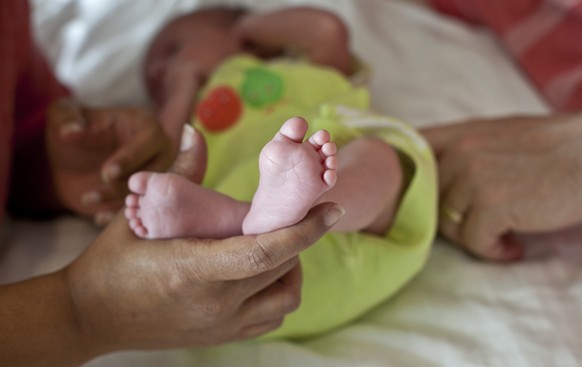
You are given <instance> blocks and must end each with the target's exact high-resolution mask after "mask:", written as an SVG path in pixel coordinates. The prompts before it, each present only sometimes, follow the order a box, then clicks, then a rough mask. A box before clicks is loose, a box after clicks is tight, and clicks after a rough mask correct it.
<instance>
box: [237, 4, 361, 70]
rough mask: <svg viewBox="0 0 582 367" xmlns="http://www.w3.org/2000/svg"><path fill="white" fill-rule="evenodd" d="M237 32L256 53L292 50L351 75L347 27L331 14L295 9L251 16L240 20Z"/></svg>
mask: <svg viewBox="0 0 582 367" xmlns="http://www.w3.org/2000/svg"><path fill="white" fill-rule="evenodd" d="M238 33H239V35H240V37H241V38H242V39H243V40H244V41H245V42H246V43H248V44H249V45H250V47H251V48H252V49H253V50H261V51H265V50H267V51H268V52H267V53H274V54H280V53H281V52H283V51H291V52H294V53H298V54H300V55H303V56H305V57H307V58H308V59H309V60H310V61H311V62H313V63H315V64H320V65H327V66H330V67H333V68H335V69H337V70H338V71H340V72H342V73H343V74H346V75H349V74H351V72H352V70H351V55H350V51H349V34H348V30H347V27H346V25H345V24H344V23H343V21H342V20H341V19H340V18H339V17H338V16H337V15H335V14H333V13H330V12H328V11H325V10H322V9H317V8H310V7H294V8H287V9H283V10H278V11H274V12H269V13H262V14H251V15H248V16H246V17H244V18H243V19H242V20H241V21H240V23H239V26H238ZM269 51H270V52H269Z"/></svg>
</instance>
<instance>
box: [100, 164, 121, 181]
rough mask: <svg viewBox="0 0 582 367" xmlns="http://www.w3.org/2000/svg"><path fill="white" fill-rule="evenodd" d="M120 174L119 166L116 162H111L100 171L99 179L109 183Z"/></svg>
mask: <svg viewBox="0 0 582 367" xmlns="http://www.w3.org/2000/svg"><path fill="white" fill-rule="evenodd" d="M119 176H121V167H119V165H118V164H111V165H109V166H107V167H105V169H104V170H103V173H101V179H102V180H103V182H105V183H109V182H111V181H113V180H115V179H117V178H119Z"/></svg>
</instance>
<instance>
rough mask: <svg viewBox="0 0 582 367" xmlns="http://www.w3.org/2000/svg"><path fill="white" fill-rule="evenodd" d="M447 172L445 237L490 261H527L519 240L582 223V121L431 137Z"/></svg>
mask: <svg viewBox="0 0 582 367" xmlns="http://www.w3.org/2000/svg"><path fill="white" fill-rule="evenodd" d="M423 134H424V136H425V137H426V138H427V139H428V140H429V142H430V144H431V145H432V147H433V149H434V151H435V153H436V156H437V159H438V164H439V190H440V197H441V214H440V220H439V229H440V231H441V233H442V234H443V235H444V236H445V237H447V238H448V239H449V240H451V241H452V242H454V243H456V244H458V245H461V246H463V247H465V248H466V249H467V250H468V251H469V252H471V253H473V254H475V255H477V256H480V257H482V258H485V259H490V260H498V261H511V260H516V259H519V258H520V257H522V256H523V244H522V243H520V242H519V241H518V240H517V239H516V237H515V236H513V235H512V234H514V233H516V232H522V233H535V232H549V231H553V230H557V229H561V228H563V227H567V226H570V225H572V224H575V223H578V222H580V221H582V210H580V208H581V207H582V189H581V188H582V144H581V143H580V142H581V141H582V116H581V115H562V116H548V117H512V118H504V119H492V120H472V121H467V122H465V123H463V124H456V125H448V126H440V127H433V128H430V129H425V130H424V131H423Z"/></svg>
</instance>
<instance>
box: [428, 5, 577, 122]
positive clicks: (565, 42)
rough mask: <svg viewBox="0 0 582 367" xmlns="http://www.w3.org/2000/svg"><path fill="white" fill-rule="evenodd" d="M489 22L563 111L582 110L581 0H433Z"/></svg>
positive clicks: (454, 12)
mask: <svg viewBox="0 0 582 367" xmlns="http://www.w3.org/2000/svg"><path fill="white" fill-rule="evenodd" d="M431 2H432V5H433V6H434V7H435V8H436V9H438V10H440V11H441V12H443V13H446V14H449V15H451V16H455V17H458V18H461V19H464V20H466V21H468V22H471V23H474V24H481V25H485V26H488V27H490V28H491V29H492V30H493V31H495V32H496V33H497V34H498V35H499V37H500V39H501V41H502V42H503V44H504V45H505V46H506V48H507V50H508V51H509V52H510V53H511V54H512V55H513V57H514V58H515V60H516V61H517V62H518V63H519V65H520V66H521V67H522V69H523V70H524V72H525V73H526V74H527V75H528V76H529V77H530V79H531V80H532V82H533V83H534V84H535V85H536V86H537V87H538V89H539V90H540V92H541V94H542V95H543V96H545V97H546V99H547V100H548V102H550V103H551V104H552V105H553V106H554V107H555V109H556V110H558V111H580V110H582V0H511V1H509V0H431Z"/></svg>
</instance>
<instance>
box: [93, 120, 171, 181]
mask: <svg viewBox="0 0 582 367" xmlns="http://www.w3.org/2000/svg"><path fill="white" fill-rule="evenodd" d="M118 118H119V119H121V120H123V121H121V120H120V121H119V123H130V122H129V121H127V120H126V119H144V122H143V123H142V124H144V125H145V127H144V128H141V129H139V130H138V132H137V135H136V136H134V137H132V138H131V139H129V140H128V141H127V142H126V143H125V144H122V145H121V146H120V147H119V148H118V149H117V150H116V151H115V152H114V153H113V154H111V155H110V156H109V157H108V158H107V159H106V160H105V162H104V163H103V169H102V178H103V181H104V182H106V183H110V182H112V181H113V180H116V179H118V178H121V177H127V176H129V175H130V174H132V173H134V172H136V171H138V170H144V169H146V168H147V169H148V170H152V171H162V170H165V169H167V168H168V167H169V166H170V164H171V161H172V154H171V152H170V141H169V140H167V139H160V135H163V134H162V132H161V130H160V129H159V127H158V126H157V122H156V121H155V119H154V118H153V116H151V115H149V114H145V113H138V114H137V115H135V116H128V115H127V114H123V115H120V116H119V117H118Z"/></svg>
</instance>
